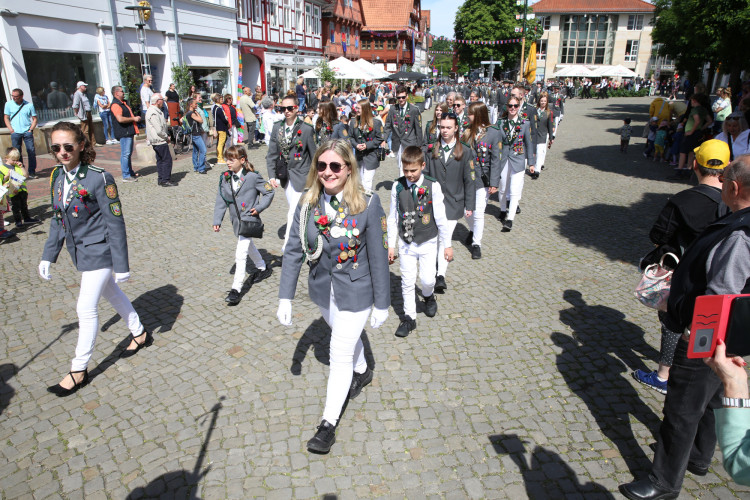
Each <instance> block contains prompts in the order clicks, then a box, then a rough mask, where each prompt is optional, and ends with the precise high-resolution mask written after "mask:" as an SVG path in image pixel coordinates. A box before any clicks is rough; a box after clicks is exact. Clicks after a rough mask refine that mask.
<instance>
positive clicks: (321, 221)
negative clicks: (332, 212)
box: [315, 215, 331, 231]
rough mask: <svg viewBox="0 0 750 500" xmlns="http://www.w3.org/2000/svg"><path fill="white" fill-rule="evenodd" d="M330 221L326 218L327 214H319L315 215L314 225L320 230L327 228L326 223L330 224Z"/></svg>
mask: <svg viewBox="0 0 750 500" xmlns="http://www.w3.org/2000/svg"><path fill="white" fill-rule="evenodd" d="M330 223H331V221H330V220H328V216H327V215H320V216H316V217H315V225H317V226H318V229H319V230H321V231H326V230H328V224H330Z"/></svg>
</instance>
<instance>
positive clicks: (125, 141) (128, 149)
mask: <svg viewBox="0 0 750 500" xmlns="http://www.w3.org/2000/svg"><path fill="white" fill-rule="evenodd" d="M132 154H133V138H132V137H121V138H120V168H121V169H122V178H123V179H129V178H130V177H134V176H135V172H134V171H133V164H132V163H131V161H130V155H132Z"/></svg>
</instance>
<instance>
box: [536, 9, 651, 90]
mask: <svg viewBox="0 0 750 500" xmlns="http://www.w3.org/2000/svg"><path fill="white" fill-rule="evenodd" d="M532 8H533V10H534V15H535V16H536V17H537V18H538V19H539V20H540V22H541V23H542V26H543V28H544V33H543V35H542V39H541V40H540V42H539V47H538V49H537V79H543V78H550V77H551V76H552V75H553V74H554V73H555V72H556V71H559V70H560V69H562V68H563V67H565V66H569V65H574V64H577V65H584V66H587V67H589V68H596V67H598V66H610V65H622V66H625V67H626V68H628V69H630V70H632V71H634V72H635V73H637V74H638V75H639V76H642V77H645V76H648V74H647V73H648V72H649V58H650V57H651V45H652V43H651V30H652V21H653V17H654V9H655V7H654V6H653V5H652V4H650V3H648V2H645V1H643V0H540V1H539V2H537V3H535V4H534V5H533V7H532Z"/></svg>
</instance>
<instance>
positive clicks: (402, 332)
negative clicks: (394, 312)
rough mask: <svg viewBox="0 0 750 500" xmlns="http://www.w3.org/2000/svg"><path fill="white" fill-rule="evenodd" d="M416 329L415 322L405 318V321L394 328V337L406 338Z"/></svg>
mask: <svg viewBox="0 0 750 500" xmlns="http://www.w3.org/2000/svg"><path fill="white" fill-rule="evenodd" d="M416 328H417V320H416V319H411V318H410V317H408V316H407V317H406V319H404V320H402V321H401V323H400V324H399V325H398V328H396V337H402V338H403V337H406V336H407V335H409V332H411V331H412V330H414V329H416Z"/></svg>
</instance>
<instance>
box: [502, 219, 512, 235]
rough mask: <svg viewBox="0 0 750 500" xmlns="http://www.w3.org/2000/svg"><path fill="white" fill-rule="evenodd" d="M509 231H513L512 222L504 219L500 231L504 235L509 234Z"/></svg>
mask: <svg viewBox="0 0 750 500" xmlns="http://www.w3.org/2000/svg"><path fill="white" fill-rule="evenodd" d="M511 229H513V221H512V220H510V219H505V220H504V221H503V229H502V231H503V232H504V233H509V232H510V230H511Z"/></svg>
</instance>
